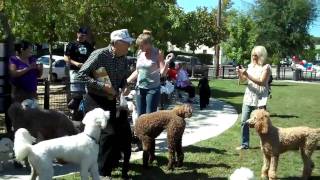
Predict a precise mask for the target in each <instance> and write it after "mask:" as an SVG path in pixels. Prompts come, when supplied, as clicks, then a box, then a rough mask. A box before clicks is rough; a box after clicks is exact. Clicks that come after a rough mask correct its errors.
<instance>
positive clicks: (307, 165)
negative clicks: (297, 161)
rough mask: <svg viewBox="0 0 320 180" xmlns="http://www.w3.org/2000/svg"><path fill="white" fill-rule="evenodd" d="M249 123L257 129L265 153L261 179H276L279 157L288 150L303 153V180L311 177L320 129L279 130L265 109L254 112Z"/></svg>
mask: <svg viewBox="0 0 320 180" xmlns="http://www.w3.org/2000/svg"><path fill="white" fill-rule="evenodd" d="M247 122H248V123H249V126H250V127H251V128H255V129H256V131H257V133H258V134H259V136H260V139H261V141H260V143H261V151H262V153H263V167H262V170H261V177H263V178H265V177H268V178H269V179H276V178H277V177H276V170H277V166H278V160H279V155H280V154H281V153H284V152H285V151H288V150H298V149H300V151H301V157H302V160H303V163H304V167H303V174H302V179H304V180H306V179H308V178H309V177H310V176H311V173H312V168H313V165H314V164H313V162H312V160H311V155H312V153H313V151H314V150H315V149H316V147H317V143H318V141H319V140H320V128H317V129H314V128H309V127H291V128H278V127H275V126H273V125H272V123H271V120H270V114H269V113H268V112H267V111H265V110H263V109H258V110H255V111H253V112H252V114H251V118H250V119H249V120H248V121H247Z"/></svg>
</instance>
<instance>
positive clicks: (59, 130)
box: [8, 103, 81, 142]
mask: <svg viewBox="0 0 320 180" xmlns="http://www.w3.org/2000/svg"><path fill="white" fill-rule="evenodd" d="M8 115H9V118H10V120H11V121H12V126H13V128H14V130H15V131H16V130H17V129H19V128H25V129H27V130H28V131H29V132H30V134H31V135H32V136H33V137H36V138H37V141H38V142H39V141H41V140H48V139H52V138H57V137H62V136H66V135H74V134H77V133H80V131H81V129H80V127H79V128H78V127H77V126H80V125H78V124H76V122H73V121H71V120H70V119H69V118H68V117H67V116H66V115H64V114H63V113H61V112H58V111H55V110H45V109H39V108H23V106H22V105H21V104H20V103H13V104H12V105H11V106H10V107H9V109H8Z"/></svg>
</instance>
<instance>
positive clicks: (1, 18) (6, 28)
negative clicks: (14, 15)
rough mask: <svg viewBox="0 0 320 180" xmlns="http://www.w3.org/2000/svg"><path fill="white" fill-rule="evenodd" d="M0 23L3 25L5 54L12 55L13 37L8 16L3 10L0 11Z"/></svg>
mask: <svg viewBox="0 0 320 180" xmlns="http://www.w3.org/2000/svg"><path fill="white" fill-rule="evenodd" d="M0 24H1V26H2V27H3V32H4V35H5V39H4V42H5V43H6V47H7V48H6V55H7V56H8V57H9V56H12V55H14V37H13V35H12V31H11V27H10V25H9V20H8V17H7V16H6V14H5V12H4V11H3V10H2V11H0Z"/></svg>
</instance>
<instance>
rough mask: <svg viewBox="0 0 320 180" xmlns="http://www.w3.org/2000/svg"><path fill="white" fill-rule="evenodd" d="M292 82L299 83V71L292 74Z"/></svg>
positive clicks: (296, 70)
mask: <svg viewBox="0 0 320 180" xmlns="http://www.w3.org/2000/svg"><path fill="white" fill-rule="evenodd" d="M292 80H294V81H299V80H301V69H295V70H293V73H292Z"/></svg>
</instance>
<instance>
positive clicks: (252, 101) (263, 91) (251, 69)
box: [243, 64, 271, 107]
mask: <svg viewBox="0 0 320 180" xmlns="http://www.w3.org/2000/svg"><path fill="white" fill-rule="evenodd" d="M268 69H269V70H270V72H271V66H270V65H269V64H266V65H264V66H261V65H253V64H249V66H248V69H247V72H248V74H249V75H251V76H252V77H254V78H258V79H261V78H262V73H263V72H264V71H267V70H268ZM269 78H270V76H269V77H268V78H267V80H266V83H265V84H264V86H259V85H258V84H256V83H254V82H252V81H251V80H249V79H248V86H247V88H246V91H245V94H244V97H243V104H245V105H248V106H256V107H261V106H266V105H267V100H268V96H269V84H268V81H269Z"/></svg>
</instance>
